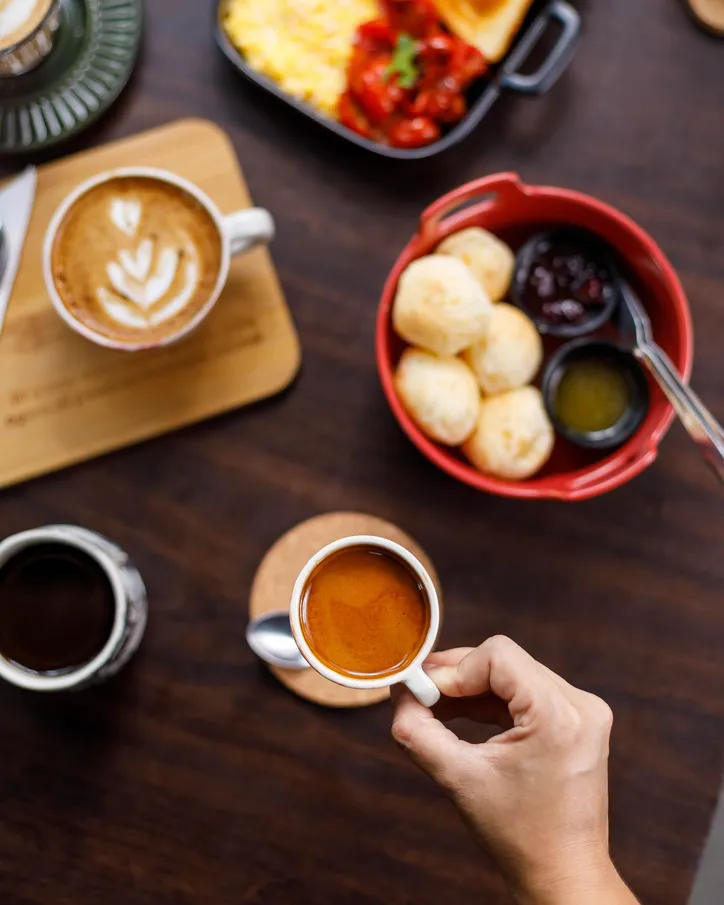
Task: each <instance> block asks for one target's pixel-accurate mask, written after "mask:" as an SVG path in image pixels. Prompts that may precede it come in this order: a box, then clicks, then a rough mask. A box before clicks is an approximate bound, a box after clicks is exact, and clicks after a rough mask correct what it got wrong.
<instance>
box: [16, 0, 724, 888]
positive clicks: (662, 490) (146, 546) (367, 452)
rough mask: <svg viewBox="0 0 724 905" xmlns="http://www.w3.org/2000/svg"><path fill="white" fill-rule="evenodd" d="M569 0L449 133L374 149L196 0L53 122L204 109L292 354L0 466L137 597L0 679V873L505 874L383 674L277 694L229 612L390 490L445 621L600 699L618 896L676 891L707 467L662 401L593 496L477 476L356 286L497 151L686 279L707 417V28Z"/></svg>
mask: <svg viewBox="0 0 724 905" xmlns="http://www.w3.org/2000/svg"><path fill="white" fill-rule="evenodd" d="M578 5H579V8H580V9H581V11H582V12H583V14H584V16H585V31H584V35H583V38H582V41H581V45H580V47H579V50H578V53H577V55H576V58H575V60H574V62H573V64H572V65H571V67H570V69H569V71H568V72H567V74H566V75H565V76H564V78H563V79H562V80H561V81H560V82H559V83H558V85H556V87H555V88H554V90H552V91H551V92H550V94H549V95H547V96H546V97H543V98H539V99H535V100H527V99H525V98H516V97H514V96H507V97H504V98H502V99H501V100H500V102H499V103H498V105H497V106H496V107H495V108H494V110H493V112H492V113H491V115H490V116H489V117H488V118H487V119H486V120H485V122H484V123H483V124H482V125H481V127H480V128H479V129H478V130H477V131H476V132H475V133H474V135H473V136H471V138H470V139H469V140H467V141H466V142H465V143H464V144H463V145H461V146H460V147H459V148H458V149H456V150H454V151H452V152H451V153H450V154H448V155H447V156H445V157H442V158H439V159H433V160H430V161H426V162H422V163H421V164H420V165H417V166H411V165H402V166H398V165H395V163H394V162H389V161H385V160H377V159H374V158H372V157H370V156H368V155H366V154H365V153H362V152H361V151H360V152H358V151H356V150H355V149H353V148H350V147H347V146H346V145H345V144H343V143H341V142H340V141H337V140H334V139H333V138H332V137H330V136H329V135H327V134H326V133H325V132H324V131H323V130H321V129H319V128H318V127H317V126H315V125H314V124H313V123H307V122H306V121H305V120H303V119H302V118H301V117H300V116H298V115H295V114H294V113H293V112H291V111H289V110H287V109H286V108H285V107H284V106H282V105H281V104H279V103H277V102H275V101H274V100H272V99H270V98H268V97H267V96H266V95H264V94H263V93H261V92H260V91H259V90H256V89H255V88H254V87H253V86H250V85H248V84H246V83H245V82H243V81H242V80H240V79H239V78H238V76H236V75H235V74H234V73H233V72H232V71H231V70H230V69H229V67H228V66H227V65H226V64H225V62H224V61H223V60H222V59H220V58H219V57H218V55H217V54H216V52H215V50H214V47H213V42H212V16H211V8H210V4H208V3H199V2H197V0H151V2H149V3H147V4H146V38H145V49H144V53H143V56H142V59H141V61H140V64H139V68H138V71H137V73H136V76H135V78H134V80H133V81H132V83H131V85H130V87H129V89H128V90H127V91H126V92H125V94H124V95H123V97H122V99H121V100H120V101H119V103H118V104H117V106H116V107H115V108H114V109H113V111H112V112H111V113H110V115H109V116H107V117H105V118H104V119H103V120H102V121H101V122H100V124H99V125H98V126H97V127H96V128H95V129H94V130H93V132H92V133H90V134H89V135H87V136H85V137H84V138H83V139H82V140H80V141H79V142H77V143H76V144H75V145H74V147H75V148H76V149H77V148H79V147H82V146H83V145H85V144H88V143H99V142H105V141H109V140H111V139H114V138H117V137H119V136H122V135H130V134H132V133H134V132H138V131H141V130H144V129H148V128H150V127H152V126H155V125H158V124H160V123H163V122H168V121H171V120H174V119H177V118H179V117H182V116H204V117H212V118H213V119H215V120H217V121H218V122H219V123H220V124H221V125H222V126H223V128H224V129H226V130H227V131H228V132H229V134H230V135H231V137H232V140H233V143H234V146H235V148H236V150H237V152H238V155H239V159H240V160H241V163H242V166H243V167H244V171H245V173H246V176H247V179H248V181H249V185H250V189H251V192H252V194H253V197H254V200H255V202H256V203H257V204H260V205H263V206H266V207H268V208H269V209H270V210H272V211H273V212H274V214H275V215H276V217H277V220H278V223H279V233H278V238H277V240H276V241H275V243H274V246H273V254H274V259H275V262H276V264H277V266H278V269H279V274H280V277H281V280H282V284H283V286H284V289H285V291H286V295H287V299H288V301H289V304H290V307H291V309H292V312H293V315H294V317H295V320H296V322H297V324H298V326H299V328H300V334H301V339H302V345H303V349H304V366H303V368H302V371H301V374H300V377H299V378H298V380H297V381H296V383H295V384H294V386H293V387H292V388H291V389H290V390H289V391H287V392H286V393H284V394H282V395H281V396H278V397H276V398H274V399H273V400H271V401H269V402H266V403H261V404H259V405H257V406H254V407H252V408H248V409H245V410H243V411H241V412H237V413H233V414H230V415H228V416H224V417H221V418H219V419H216V420H213V421H210V422H205V423H204V424H202V425H198V426H195V427H191V428H188V429H186V430H184V431H182V432H180V433H176V434H173V435H169V436H167V437H164V438H162V439H158V440H154V441H151V442H148V443H146V444H143V445H141V446H137V447H133V448H131V449H128V450H124V451H121V452H118V453H114V454H112V455H110V456H106V457H104V458H100V459H97V460H95V461H93V462H90V463H86V464H84V465H81V466H78V467H75V468H72V469H70V470H67V471H65V472H62V473H58V474H55V475H52V476H49V477H46V478H42V479H39V480H36V481H33V482H31V483H28V484H25V485H22V486H20V487H17V488H14V489H11V490H8V491H5V492H3V493H2V495H1V496H0V528H1V529H2V532H3V533H7V532H10V531H17V530H20V529H22V528H29V527H31V526H34V525H41V524H45V523H50V522H59V521H74V522H78V523H80V524H84V525H87V526H88V527H91V528H95V529H97V530H99V531H102V532H103V533H106V534H108V535H109V536H110V537H113V538H114V539H116V540H117V541H118V542H119V543H120V544H121V545H122V546H123V547H124V548H125V549H127V550H128V551H129V553H131V554H132V556H133V558H134V560H135V561H136V562H137V564H138V566H139V568H140V569H141V570H142V572H143V575H144V577H145V579H146V582H147V584H148V589H149V595H150V601H151V616H150V622H149V628H148V633H147V636H146V639H145V641H144V645H143V647H142V649H141V651H140V652H139V655H138V657H137V659H136V660H135V661H134V663H133V664H132V666H131V667H130V668H129V669H128V670H127V671H125V672H124V673H123V674H122V675H121V676H120V677H119V678H118V680H117V681H115V682H113V683H112V684H110V685H108V686H107V687H105V688H100V689H97V690H94V691H91V692H88V693H84V694H82V695H77V696H75V697H68V698H65V699H52V700H51V699H48V698H35V697H29V696H27V695H24V694H20V693H18V692H16V691H15V690H13V689H10V688H1V689H0V721H1V725H2V731H1V732H0V767H1V769H0V803H1V805H2V807H1V808H0V901H1V902H2V903H3V905H97V903H102V905H131V903H132V905H159V903H164V905H165V903H169V905H171V903H172V905H228V903H242V902H246V903H253V905H260V903H263V905H267V903H273V905H287V903H290V905H297V903H300V905H302V903H303V905H329V903H334V905H383V903H384V905H413V903H414V905H439V903H472V902H485V903H486V905H504V903H506V902H508V898H507V894H506V893H505V890H504V888H503V886H502V883H501V881H500V880H499V878H498V876H497V874H496V872H495V870H494V869H493V868H492V867H491V865H490V864H489V863H488V861H487V860H486V858H485V857H484V856H483V855H481V854H480V852H479V851H478V849H476V848H475V847H474V846H473V844H472V843H471V842H470V841H469V840H468V837H467V835H466V833H465V830H464V829H463V827H462V825H461V824H460V822H459V820H458V817H457V815H456V814H455V813H454V811H453V810H452V808H451V807H450V805H449V804H448V802H447V801H446V800H445V799H444V797H443V795H442V794H441V793H440V792H439V790H438V789H437V788H435V787H434V786H433V785H432V784H431V783H430V782H429V781H428V780H427V779H426V777H424V776H423V775H421V774H419V773H418V772H417V771H416V770H415V768H414V767H413V766H412V765H411V764H410V763H409V762H408V761H407V760H406V759H405V757H404V756H403V755H402V754H400V753H399V752H398V751H397V749H396V748H395V746H394V745H393V744H392V742H391V741H390V738H389V726H390V714H389V711H388V709H387V707H386V706H385V705H381V706H379V707H372V708H369V709H364V710H357V711H347V712H335V711H330V710H323V709H320V708H316V707H315V706H314V705H311V704H306V703H304V702H301V701H299V700H298V699H297V698H295V697H294V696H293V695H290V694H289V693H288V692H287V691H286V689H284V688H282V687H281V685H280V684H279V683H278V682H277V681H276V680H275V679H274V678H273V677H272V676H270V675H269V674H268V672H267V671H266V670H265V669H264V668H263V667H262V666H261V665H260V664H259V663H257V662H256V660H255V658H254V656H253V655H252V653H251V652H250V651H249V650H248V649H247V648H246V646H245V643H244V629H245V621H246V619H245V615H246V610H247V600H248V594H249V590H250V586H251V582H252V580H253V576H254V574H255V571H256V568H257V566H258V564H259V561H260V560H261V558H262V556H263V554H264V552H265V551H266V550H267V549H268V548H269V546H270V545H271V544H272V543H273V542H274V540H275V539H276V538H277V537H279V536H280V535H281V534H282V533H283V532H284V531H286V530H288V529H289V528H291V527H292V526H293V525H295V524H296V523H297V522H299V521H301V520H303V519H305V518H308V517H310V516H313V515H315V514H318V513H322V512H328V511H336V510H360V511H365V512H372V513H374V514H376V515H378V516H380V517H382V518H386V519H389V520H390V521H392V522H394V523H395V524H397V525H399V526H400V527H401V528H402V529H403V530H406V531H408V532H409V533H410V534H411V535H413V536H414V537H415V538H416V539H417V540H418V541H419V542H420V544H421V545H422V546H423V547H424V548H425V550H426V551H427V552H428V553H429V555H430V557H431V558H432V560H433V561H434V563H435V565H436V567H437V568H438V570H439V572H440V578H441V581H442V584H443V587H444V589H445V596H446V607H447V611H446V619H445V627H444V633H443V637H442V639H441V641H442V644H443V645H445V646H453V645H461V644H475V643H476V642H478V641H480V640H482V639H483V638H485V637H486V636H487V635H489V634H491V633H492V632H505V633H507V634H509V635H511V636H512V637H514V638H515V639H516V640H518V641H519V642H520V643H521V644H523V645H524V646H525V647H527V648H528V649H529V650H530V651H532V653H533V654H534V655H535V656H536V657H538V658H539V659H541V660H543V661H544V662H545V663H547V664H548V665H549V666H551V667H552V668H553V669H556V670H557V671H559V672H561V673H562V674H563V675H564V676H566V677H567V678H568V679H569V680H570V681H572V682H574V683H577V684H579V685H582V686H584V687H586V688H588V689H590V690H592V691H595V692H597V693H599V694H601V695H603V696H604V697H605V698H606V699H607V700H608V701H609V702H610V704H611V705H612V707H613V709H614V711H615V714H616V724H615V728H614V735H613V750H612V761H611V775H612V783H611V786H612V823H611V834H612V844H613V851H614V855H615V857H616V860H617V862H618V864H619V866H620V868H621V870H622V872H623V873H624V875H625V876H626V877H627V879H628V880H629V881H630V882H631V884H632V886H633V888H634V889H635V890H636V892H637V893H638V894H639V895H640V896H641V898H642V901H643V902H645V903H656V905H681V903H682V902H683V901H685V900H686V896H687V894H688V891H689V889H690V887H691V884H692V880H693V875H694V871H695V866H696V863H697V859H698V857H699V854H700V852H701V850H702V848H703V844H704V839H705V837H706V832H707V828H708V824H709V821H710V819H711V816H712V814H713V811H714V806H715V800H716V797H717V794H718V791H719V789H720V785H721V768H722V760H723V755H724V654H723V652H724V606H723V605H722V588H723V587H724V515H723V509H722V493H721V488H719V487H718V486H717V485H716V484H715V483H714V481H713V479H712V477H711V475H710V473H709V472H708V470H707V469H706V468H705V467H704V466H703V465H702V463H701V461H700V460H699V458H698V455H697V453H696V451H695V450H694V449H693V448H692V446H691V444H690V442H689V440H688V438H687V437H686V435H685V434H684V433H683V431H682V430H681V429H680V428H674V429H673V430H672V432H671V434H670V435H669V437H668V438H667V439H666V441H665V443H664V445H663V447H662V449H661V455H660V458H659V460H658V462H657V463H656V464H655V466H654V467H652V468H651V469H650V470H649V471H647V472H646V473H645V474H644V475H642V476H641V477H640V478H639V479H637V480H636V481H635V482H634V483H632V484H630V485H628V486H627V487H624V488H622V489H620V490H618V491H616V492H615V493H612V494H611V495H610V496H605V497H602V498H600V499H596V500H593V501H591V502H590V503H586V504H580V505H575V506H564V505H560V504H558V505H557V504H553V503H551V504H538V503H522V502H521V503H515V502H511V501H506V500H501V499H496V498H493V497H488V496H483V495H480V494H476V493H474V492H472V491H471V490H470V489H469V488H467V487H463V486H460V485H458V484H456V483H454V482H453V481H452V480H451V479H449V478H447V477H446V476H444V475H442V474H440V473H438V472H437V471H436V470H435V469H434V468H433V467H432V466H431V465H430V464H429V463H428V462H427V461H425V460H424V459H423V458H422V457H421V456H419V455H418V454H417V453H416V451H415V450H414V449H413V447H412V446H411V445H410V443H409V442H408V441H407V440H406V439H405V437H404V436H403V435H402V433H401V431H400V430H399V428H398V427H397V425H396V423H395V422H394V420H393V418H392V416H391V415H390V413H389V411H388V410H387V407H386V405H385V402H384V399H383V396H382V393H381V391H380V388H379V385H378V381H377V376H376V371H375V365H374V357H373V341H372V340H373V329H374V315H375V307H376V304H377V299H378V296H379V292H380V288H381V285H382V282H383V280H384V278H385V275H386V273H387V272H388V270H389V268H390V266H391V265H392V263H393V261H394V259H395V257H396V255H397V254H398V252H399V250H400V248H401V247H402V246H403V245H404V243H405V242H406V241H407V240H408V238H409V236H410V234H411V233H412V232H413V230H414V229H415V223H416V219H417V217H418V216H419V213H420V211H421V210H422V208H423V207H424V206H425V205H426V204H428V203H429V202H430V201H432V200H433V199H434V198H436V197H438V196H439V195H440V194H441V193H442V192H444V191H446V190H448V189H450V188H452V187H454V186H455V185H458V184H460V183H462V182H464V181H466V180H468V179H471V178H473V177H475V176H480V175H483V174H485V173H491V172H496V171H501V170H517V171H518V172H520V173H521V175H522V177H523V178H524V179H526V180H527V181H529V182H538V183H545V184H558V185H561V184H562V185H567V186H570V187H573V188H575V189H580V190H582V191H585V192H590V193H592V194H595V195H598V196H600V197H601V198H603V199H604V200H605V201H607V202H610V203H612V204H614V205H617V206H618V207H620V208H622V209H623V210H624V211H626V212H627V213H628V214H630V215H631V216H633V217H634V218H636V219H637V220H638V221H639V222H640V223H641V224H642V225H643V226H644V227H645V228H646V229H647V230H649V231H650V232H651V233H652V234H653V235H654V236H655V237H656V239H657V240H658V241H659V242H660V243H661V245H662V247H663V248H664V250H665V251H666V252H667V254H668V255H669V256H670V257H671V260H672V261H673V263H674V265H675V266H676V267H677V268H678V270H679V273H680V275H681V278H682V280H683V283H684V286H685V288H686V290H687V292H688V294H689V298H690V300H691V306H692V310H693V318H694V325H695V330H696V336H697V351H696V362H695V366H694V376H693V382H694V384H695V386H696V388H697V389H698V390H699V391H700V393H701V395H702V396H703V398H704V399H705V400H706V401H707V402H708V403H710V404H711V407H712V408H713V410H714V411H715V412H716V414H717V415H718V416H719V417H720V418H724V368H723V367H722V352H721V348H722V337H723V336H724V255H722V236H723V235H724V158H723V156H722V148H723V147H724V115H723V111H724V78H722V72H723V71H724V70H723V67H724V49H723V46H722V44H721V43H720V42H718V41H716V40H714V39H712V38H710V37H709V36H707V35H706V34H704V33H702V32H701V31H700V30H698V29H696V28H694V27H693V26H692V23H691V21H690V19H689V16H688V13H687V11H686V9H685V8H684V4H683V3H681V2H679V0H636V2H635V3H632V2H631V0H607V2H605V3H594V2H592V0H585V2H584V0H581V2H580V3H579V4H578ZM70 150H71V148H66V149H65V152H68V151H70ZM5 169H6V170H9V169H10V167H9V165H8V166H6V167H5Z"/></svg>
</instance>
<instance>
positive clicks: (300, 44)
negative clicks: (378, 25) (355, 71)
mask: <svg viewBox="0 0 724 905" xmlns="http://www.w3.org/2000/svg"><path fill="white" fill-rule="evenodd" d="M378 15H379V7H378V4H377V2H376V0H229V3H228V5H227V8H226V13H225V16H224V28H225V29H226V32H227V34H228V35H229V38H230V39H231V41H232V42H233V43H234V44H235V45H236V47H237V48H238V49H239V50H240V51H241V52H242V53H243V54H244V56H245V58H246V61H247V62H248V63H249V64H250V65H251V66H253V67H254V69H256V70H257V71H258V72H261V73H263V74H264V75H266V76H269V77H270V78H272V79H274V81H276V82H277V83H278V84H279V86H280V87H281V88H282V89H283V90H284V91H286V92H287V93H288V94H291V95H293V96H294V97H296V98H299V99H300V100H303V101H307V102H308V103H310V104H312V105H313V106H314V107H316V108H317V109H318V110H321V111H322V112H323V113H326V114H328V115H331V116H336V112H337V102H338V100H339V97H340V95H341V94H342V92H343V91H344V90H345V87H346V82H347V63H348V62H349V58H350V56H351V53H352V41H353V38H354V34H355V31H356V30H357V27H358V26H359V25H361V24H362V23H363V22H367V21H369V20H370V19H374V18H376V17H377V16H378Z"/></svg>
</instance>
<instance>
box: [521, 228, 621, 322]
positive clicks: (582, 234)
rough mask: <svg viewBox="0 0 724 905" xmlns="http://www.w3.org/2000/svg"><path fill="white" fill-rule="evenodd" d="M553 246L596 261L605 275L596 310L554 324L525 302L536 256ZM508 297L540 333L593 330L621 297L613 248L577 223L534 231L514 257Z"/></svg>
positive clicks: (616, 304) (607, 319)
mask: <svg viewBox="0 0 724 905" xmlns="http://www.w3.org/2000/svg"><path fill="white" fill-rule="evenodd" d="M556 245H558V246H559V247H560V246H562V247H564V248H565V247H566V246H568V247H570V248H572V249H576V250H577V251H579V252H580V253H581V254H583V255H586V256H587V257H588V258H589V259H590V260H592V261H594V262H596V263H597V265H598V266H599V268H600V269H601V270H602V272H603V273H605V275H606V276H605V278H604V280H603V292H602V300H601V306H600V310H599V311H598V312H597V313H593V314H590V315H588V316H585V317H584V318H582V319H581V320H580V321H574V322H572V323H571V322H566V321H561V322H560V323H556V322H555V321H553V320H551V319H549V318H548V317H546V315H545V314H543V313H542V312H539V311H536V310H533V309H532V308H531V307H530V306H529V305H527V304H526V289H527V286H528V284H529V280H530V277H531V271H532V270H533V269H534V264H535V261H536V258H537V255H538V254H539V253H541V251H542V250H543V246H548V248H549V249H550V248H551V247H552V248H555V246H556ZM547 250H548V249H546V251H547ZM549 253H550V252H549ZM574 273H575V271H574ZM594 275H595V274H594ZM581 278H583V277H581ZM512 296H513V301H514V302H515V304H516V305H517V306H518V307H519V308H520V309H521V310H522V311H525V313H526V314H527V315H528V316H529V317H530V319H531V320H532V321H533V323H534V324H535V325H536V327H537V328H538V332H539V333H541V334H543V335H547V336H557V337H560V338H561V339H574V338H575V337H577V336H587V335H589V334H591V333H594V332H595V331H596V330H598V329H599V328H600V327H602V326H603V325H604V324H605V323H607V321H609V320H611V317H612V316H613V313H614V311H615V310H616V307H617V306H618V304H619V301H620V298H621V278H620V275H619V270H618V266H617V263H616V259H615V256H614V253H613V250H612V249H611V247H610V246H609V245H608V244H607V243H606V242H604V241H603V240H602V239H600V238H599V237H598V236H597V235H595V234H594V233H591V232H589V231H588V230H586V229H582V228H580V227H577V226H575V227H569V226H565V227H556V228H554V229H547V230H544V231H543V232H540V233H536V234H535V235H534V236H531V237H530V239H528V241H527V242H526V243H525V244H524V245H523V246H522V247H521V248H520V249H519V250H518V253H517V254H516V256H515V273H514V275H513V286H512Z"/></svg>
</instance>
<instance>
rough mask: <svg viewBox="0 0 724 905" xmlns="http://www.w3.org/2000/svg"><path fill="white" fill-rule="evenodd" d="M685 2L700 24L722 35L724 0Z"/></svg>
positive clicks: (723, 28)
mask: <svg viewBox="0 0 724 905" xmlns="http://www.w3.org/2000/svg"><path fill="white" fill-rule="evenodd" d="M687 3H688V4H689V9H690V10H691V12H692V13H693V15H694V17H695V18H696V20H697V21H698V22H699V24H700V25H702V26H703V27H704V28H705V29H706V30H707V31H710V32H712V34H715V35H718V36H719V37H720V38H722V37H724V0H687Z"/></svg>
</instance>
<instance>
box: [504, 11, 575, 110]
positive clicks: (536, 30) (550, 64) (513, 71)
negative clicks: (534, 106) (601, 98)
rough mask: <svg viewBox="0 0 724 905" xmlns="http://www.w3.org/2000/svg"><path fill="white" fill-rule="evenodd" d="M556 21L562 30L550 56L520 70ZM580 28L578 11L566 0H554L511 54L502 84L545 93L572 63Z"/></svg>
mask: <svg viewBox="0 0 724 905" xmlns="http://www.w3.org/2000/svg"><path fill="white" fill-rule="evenodd" d="M552 22H557V23H558V25H559V26H560V29H561V32H560V34H559V35H558V40H557V41H556V43H555V44H554V45H553V47H552V48H551V50H550V53H549V54H548V56H547V57H546V59H545V60H544V61H543V62H542V63H541V65H540V67H539V68H538V69H537V70H536V71H535V72H531V73H530V74H529V75H523V74H522V73H521V72H518V69H519V68H520V66H522V65H523V64H524V63H525V62H526V60H527V59H528V57H529V56H530V55H531V53H532V52H533V50H534V49H535V48H536V47H537V46H538V42H539V41H540V39H541V38H542V37H543V35H544V34H545V33H546V32H547V31H548V28H549V26H550V24H551V23H552ZM580 31H581V17H580V15H579V14H578V12H577V11H576V10H575V9H574V8H573V7H572V6H571V5H570V3H567V2H566V0H553V2H552V3H550V4H549V5H548V6H547V7H546V8H545V9H544V10H543V12H541V14H540V15H539V16H538V18H537V19H536V20H535V21H534V22H533V24H532V25H531V27H530V28H529V29H528V31H527V32H526V33H525V35H524V36H523V38H522V39H521V40H520V42H519V43H518V45H517V46H516V47H515V49H514V50H513V52H512V53H511V54H510V55H509V57H508V59H507V61H506V63H505V65H504V67H503V72H502V75H501V77H500V83H499V84H500V86H501V87H502V88H510V89H511V90H512V91H520V92H521V93H523V94H544V93H545V92H546V91H548V89H549V88H552V87H553V85H555V83H556V82H557V81H558V79H559V78H560V76H561V75H562V74H563V72H564V71H565V69H566V67H567V66H568V64H569V63H570V61H571V57H572V56H573V51H574V49H575V46H576V42H577V41H578V36H579V34H580Z"/></svg>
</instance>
